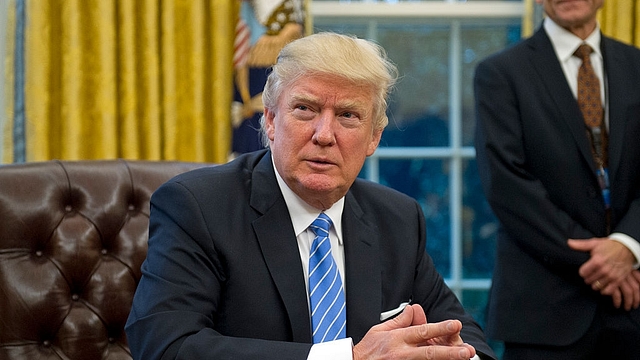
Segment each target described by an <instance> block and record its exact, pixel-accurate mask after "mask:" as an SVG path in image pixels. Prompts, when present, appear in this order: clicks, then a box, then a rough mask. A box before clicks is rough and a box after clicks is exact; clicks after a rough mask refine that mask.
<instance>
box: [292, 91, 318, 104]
mask: <svg viewBox="0 0 640 360" xmlns="http://www.w3.org/2000/svg"><path fill="white" fill-rule="evenodd" d="M296 101H305V102H317V101H318V97H316V96H313V95H309V94H306V93H293V94H291V97H290V98H289V103H292V102H296Z"/></svg>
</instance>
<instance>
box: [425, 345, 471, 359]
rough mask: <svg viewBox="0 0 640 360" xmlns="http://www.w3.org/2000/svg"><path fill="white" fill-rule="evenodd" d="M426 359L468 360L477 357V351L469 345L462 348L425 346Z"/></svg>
mask: <svg viewBox="0 0 640 360" xmlns="http://www.w3.org/2000/svg"><path fill="white" fill-rule="evenodd" d="M421 349H424V357H425V358H426V359H429V360H431V359H464V360H468V359H470V358H472V357H474V356H475V355H476V350H475V349H474V348H473V347H472V346H471V345H469V344H463V345H461V346H439V345H433V346H424V347H422V348H421Z"/></svg>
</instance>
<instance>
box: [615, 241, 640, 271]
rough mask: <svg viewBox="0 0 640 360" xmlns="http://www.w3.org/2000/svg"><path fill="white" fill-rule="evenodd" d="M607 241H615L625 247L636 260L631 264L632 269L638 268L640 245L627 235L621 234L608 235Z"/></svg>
mask: <svg viewBox="0 0 640 360" xmlns="http://www.w3.org/2000/svg"><path fill="white" fill-rule="evenodd" d="M609 239H611V240H614V241H617V242H619V243H621V244H622V245H624V246H626V247H627V249H629V251H631V253H632V254H633V257H635V258H636V262H635V264H633V268H634V269H636V270H637V269H638V268H640V243H638V242H637V241H636V240H635V239H634V238H632V237H631V236H629V235H626V234H623V233H613V234H611V235H609Z"/></svg>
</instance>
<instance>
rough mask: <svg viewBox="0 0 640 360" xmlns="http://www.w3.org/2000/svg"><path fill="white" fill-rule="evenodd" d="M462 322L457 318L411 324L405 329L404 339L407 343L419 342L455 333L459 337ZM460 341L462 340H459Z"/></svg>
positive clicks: (446, 336)
mask: <svg viewBox="0 0 640 360" xmlns="http://www.w3.org/2000/svg"><path fill="white" fill-rule="evenodd" d="M460 330H462V323H461V322H460V321H459V320H447V321H441V322H438V323H431V324H424V325H420V326H413V327H410V328H408V329H407V331H406V332H405V336H404V341H405V342H406V343H409V344H421V343H424V342H426V341H428V340H433V339H439V340H441V339H442V338H448V337H451V336H453V335H456V336H457V337H458V338H459V335H460ZM460 343H462V341H460Z"/></svg>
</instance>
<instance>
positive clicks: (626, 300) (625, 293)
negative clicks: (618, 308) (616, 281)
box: [620, 279, 634, 311]
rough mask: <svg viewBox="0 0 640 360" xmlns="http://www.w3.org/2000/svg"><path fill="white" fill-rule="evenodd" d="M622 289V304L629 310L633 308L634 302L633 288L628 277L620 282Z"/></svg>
mask: <svg viewBox="0 0 640 360" xmlns="http://www.w3.org/2000/svg"><path fill="white" fill-rule="evenodd" d="M620 291H621V292H622V300H623V303H622V305H624V309H625V310H627V311H629V310H631V307H632V306H633V302H634V298H633V297H634V295H633V288H632V287H631V284H630V283H629V282H628V281H627V280H626V279H625V281H623V282H622V283H621V284H620Z"/></svg>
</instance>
